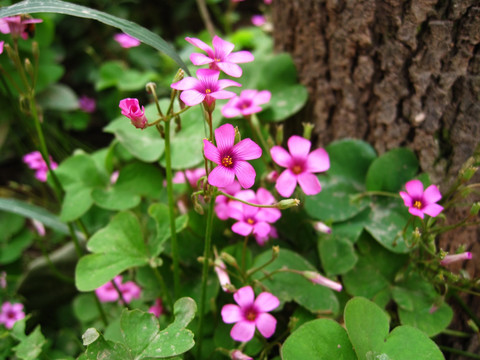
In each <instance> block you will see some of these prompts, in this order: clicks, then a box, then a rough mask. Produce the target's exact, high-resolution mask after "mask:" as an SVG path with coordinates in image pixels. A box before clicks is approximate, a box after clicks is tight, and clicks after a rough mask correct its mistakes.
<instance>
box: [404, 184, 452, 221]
mask: <svg viewBox="0 0 480 360" xmlns="http://www.w3.org/2000/svg"><path fill="white" fill-rule="evenodd" d="M405 189H406V190H407V192H404V191H400V196H401V197H402V199H403V202H404V203H405V206H407V207H408V212H409V213H410V214H412V215H414V216H418V217H420V218H422V219H423V217H424V214H427V215H430V216H432V217H435V216H437V215H438V214H440V213H441V212H442V210H443V206H441V205H438V204H437V203H436V202H437V201H439V200H440V199H441V198H442V194H440V191H439V190H438V188H437V186H436V185H430V186H429V187H427V188H426V189H425V191H423V184H422V182H421V181H420V180H410V181H409V182H407V183H406V184H405Z"/></svg>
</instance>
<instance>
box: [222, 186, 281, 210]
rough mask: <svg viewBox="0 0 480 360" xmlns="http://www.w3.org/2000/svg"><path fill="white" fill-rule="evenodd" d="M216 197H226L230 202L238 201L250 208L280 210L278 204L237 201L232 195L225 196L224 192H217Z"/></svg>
mask: <svg viewBox="0 0 480 360" xmlns="http://www.w3.org/2000/svg"><path fill="white" fill-rule="evenodd" d="M217 195H223V196H226V197H228V198H229V199H231V200H234V201H238V202H241V203H243V204H245V205H250V206H254V207H258V208H273V209H279V208H280V205H279V203H275V204H271V205H266V204H255V203H251V202H248V201H245V200H242V199H237V198H236V197H235V196H232V195H230V194H227V193H226V192H223V191H220V190H217Z"/></svg>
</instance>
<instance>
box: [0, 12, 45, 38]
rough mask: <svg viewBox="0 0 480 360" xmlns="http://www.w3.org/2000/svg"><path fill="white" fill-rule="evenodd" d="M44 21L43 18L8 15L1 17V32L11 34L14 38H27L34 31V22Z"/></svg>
mask: <svg viewBox="0 0 480 360" xmlns="http://www.w3.org/2000/svg"><path fill="white" fill-rule="evenodd" d="M41 22H43V20H41V19H33V18H30V17H28V16H20V15H17V16H8V17H4V18H1V19H0V32H1V33H2V34H11V35H12V37H13V38H16V37H19V36H20V37H21V38H22V39H23V40H27V39H28V36H29V35H30V34H31V32H32V27H31V26H34V25H32V24H38V23H41Z"/></svg>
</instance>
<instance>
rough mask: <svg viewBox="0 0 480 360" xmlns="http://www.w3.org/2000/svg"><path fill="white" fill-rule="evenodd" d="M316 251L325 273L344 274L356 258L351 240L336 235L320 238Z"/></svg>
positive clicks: (352, 265) (355, 261)
mask: <svg viewBox="0 0 480 360" xmlns="http://www.w3.org/2000/svg"><path fill="white" fill-rule="evenodd" d="M318 253H319V254H320V259H321V260H322V266H323V269H324V270H325V272H326V273H327V275H339V274H344V273H346V272H348V271H350V270H351V269H352V268H353V267H354V266H355V264H356V263H357V260H358V257H357V255H356V254H355V250H354V249H353V244H352V242H350V241H349V240H347V239H345V238H341V237H337V236H330V237H327V238H325V239H320V240H319V242H318Z"/></svg>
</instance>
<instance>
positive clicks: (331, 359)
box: [281, 319, 357, 360]
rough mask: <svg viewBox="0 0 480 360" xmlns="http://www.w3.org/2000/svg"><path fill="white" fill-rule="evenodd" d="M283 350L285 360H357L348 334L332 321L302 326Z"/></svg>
mask: <svg viewBox="0 0 480 360" xmlns="http://www.w3.org/2000/svg"><path fill="white" fill-rule="evenodd" d="M281 350H282V359H284V360H304V359H322V360H338V359H342V360H357V357H356V356H355V352H354V351H353V348H352V344H351V343H350V340H349V339H348V336H347V332H346V331H345V329H344V328H342V327H341V326H340V325H339V324H338V323H337V322H335V321H333V320H330V319H317V320H313V321H309V322H307V323H306V324H304V325H302V326H300V327H299V328H298V329H297V330H296V331H294V332H293V333H292V334H291V335H290V336H289V337H288V338H287V340H286V341H285V343H284V344H283V346H282V348H281Z"/></svg>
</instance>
